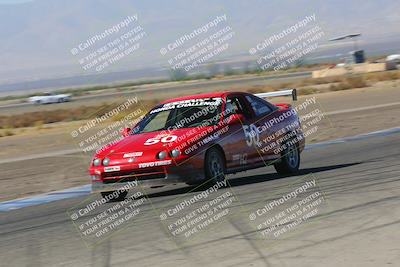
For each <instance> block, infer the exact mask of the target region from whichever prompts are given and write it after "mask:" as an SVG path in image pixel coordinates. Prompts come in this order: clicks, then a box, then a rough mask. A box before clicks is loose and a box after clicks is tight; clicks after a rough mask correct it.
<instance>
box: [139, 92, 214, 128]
mask: <svg viewBox="0 0 400 267" xmlns="http://www.w3.org/2000/svg"><path fill="white" fill-rule="evenodd" d="M221 104H222V100H221V98H199V99H190V100H184V101H177V102H170V103H166V104H163V105H159V106H157V107H155V108H154V109H152V110H151V111H150V112H149V113H148V114H147V115H146V116H145V117H144V118H143V120H142V121H140V122H139V124H138V125H137V126H136V127H135V128H134V129H133V130H132V132H131V134H139V133H148V132H156V131H162V130H175V129H180V128H193V127H199V126H211V125H216V124H218V122H219V121H220V118H221V117H220V114H221Z"/></svg>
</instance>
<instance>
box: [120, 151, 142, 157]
mask: <svg viewBox="0 0 400 267" xmlns="http://www.w3.org/2000/svg"><path fill="white" fill-rule="evenodd" d="M142 155H143V152H130V153H125V154H124V158H133V157H140V156H142Z"/></svg>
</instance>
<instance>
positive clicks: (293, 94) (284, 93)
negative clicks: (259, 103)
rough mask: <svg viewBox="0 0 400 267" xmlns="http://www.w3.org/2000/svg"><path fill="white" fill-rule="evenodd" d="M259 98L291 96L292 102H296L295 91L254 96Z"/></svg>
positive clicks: (289, 90)
mask: <svg viewBox="0 0 400 267" xmlns="http://www.w3.org/2000/svg"><path fill="white" fill-rule="evenodd" d="M254 95H255V96H257V97H259V98H267V97H274V96H289V95H290V96H292V99H293V101H297V90H296V89H287V90H282V91H276V92H269V93H260V94H254Z"/></svg>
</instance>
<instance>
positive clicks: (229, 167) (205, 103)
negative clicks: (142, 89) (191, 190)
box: [89, 89, 305, 199]
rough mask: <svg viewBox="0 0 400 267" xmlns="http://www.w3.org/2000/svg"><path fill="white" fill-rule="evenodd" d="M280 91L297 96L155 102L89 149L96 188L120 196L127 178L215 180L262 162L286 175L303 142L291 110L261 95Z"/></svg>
mask: <svg viewBox="0 0 400 267" xmlns="http://www.w3.org/2000/svg"><path fill="white" fill-rule="evenodd" d="M280 95H292V96H293V99H294V100H295V97H296V90H295V89H292V90H286V91H278V92H272V93H264V94H258V95H257V94H256V95H252V94H249V93H243V92H222V93H209V94H201V95H194V96H185V97H180V98H176V99H172V100H168V101H165V102H163V103H161V104H159V105H157V106H156V107H154V108H153V109H152V110H151V111H150V112H148V113H147V115H145V116H144V117H143V119H142V120H141V121H140V122H139V123H138V124H136V125H135V127H133V128H132V129H130V128H126V129H124V131H123V133H122V134H123V136H124V138H123V139H122V140H120V141H119V142H117V143H115V144H112V145H110V146H108V147H106V148H105V149H103V150H101V151H99V152H98V153H97V154H96V155H95V156H94V158H93V160H92V162H91V165H90V170H89V171H90V175H91V178H92V189H93V192H101V193H102V195H103V197H104V198H107V197H109V196H116V198H118V199H123V198H125V196H126V194H127V190H128V189H129V185H132V184H134V185H138V184H140V185H141V186H150V187H157V186H163V185H166V184H176V183H187V184H189V185H195V184H200V183H204V182H206V181H211V182H215V183H217V182H221V181H224V179H225V174H230V173H236V172H240V171H245V170H249V169H254V168H259V167H262V166H266V165H274V167H275V169H276V170H277V172H278V173H280V174H284V175H289V174H294V173H296V172H298V170H299V164H300V153H301V152H302V151H303V149H304V143H305V141H304V136H303V133H302V130H301V125H300V120H299V118H298V116H297V114H296V111H295V110H294V109H293V108H292V107H291V105H289V104H276V105H274V104H271V103H269V102H268V101H266V100H264V99H263V98H265V97H272V96H280ZM127 185H128V186H127ZM121 188H123V190H121ZM117 191H118V195H115V192H117Z"/></svg>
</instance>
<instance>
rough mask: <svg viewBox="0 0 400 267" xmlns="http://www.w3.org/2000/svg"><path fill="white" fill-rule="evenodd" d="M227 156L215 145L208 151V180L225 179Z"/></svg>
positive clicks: (206, 170)
mask: <svg viewBox="0 0 400 267" xmlns="http://www.w3.org/2000/svg"><path fill="white" fill-rule="evenodd" d="M225 170H226V166H225V157H224V155H223V154H222V152H221V151H220V150H219V149H217V148H215V147H213V148H210V149H209V150H208V151H207V153H206V158H205V160H204V171H205V176H206V179H207V181H211V182H212V183H218V182H223V181H225Z"/></svg>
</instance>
